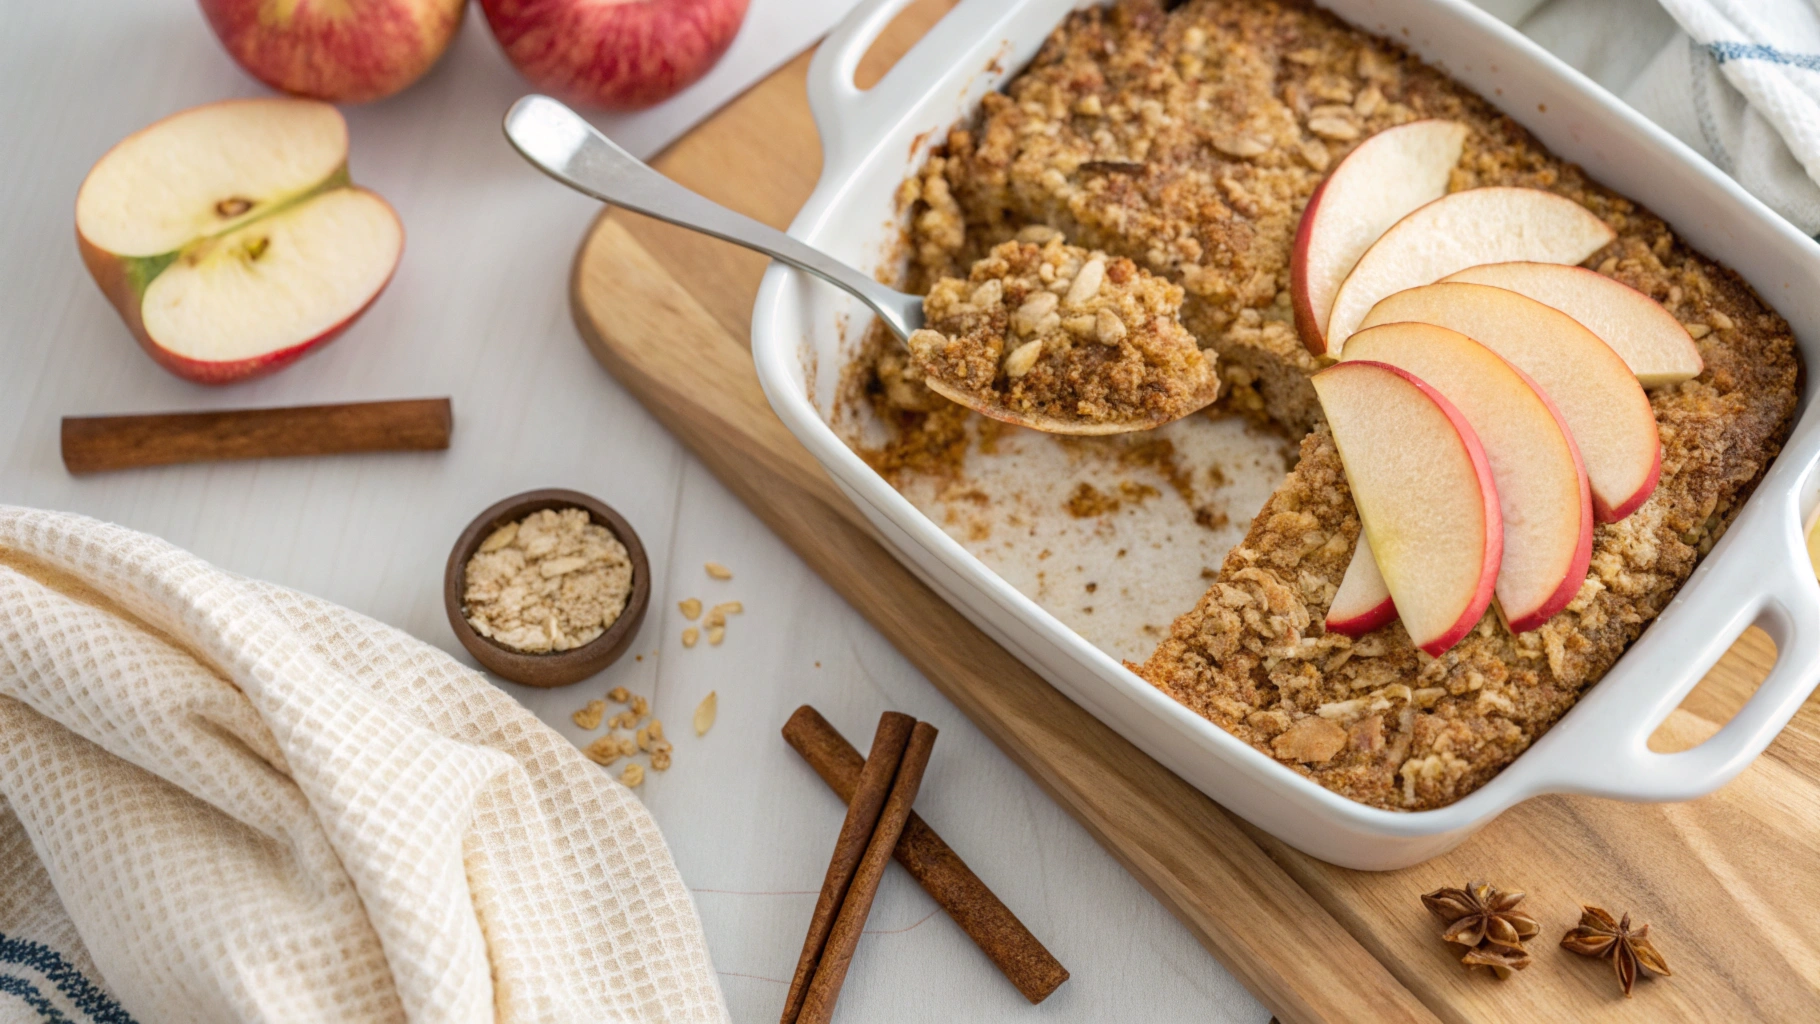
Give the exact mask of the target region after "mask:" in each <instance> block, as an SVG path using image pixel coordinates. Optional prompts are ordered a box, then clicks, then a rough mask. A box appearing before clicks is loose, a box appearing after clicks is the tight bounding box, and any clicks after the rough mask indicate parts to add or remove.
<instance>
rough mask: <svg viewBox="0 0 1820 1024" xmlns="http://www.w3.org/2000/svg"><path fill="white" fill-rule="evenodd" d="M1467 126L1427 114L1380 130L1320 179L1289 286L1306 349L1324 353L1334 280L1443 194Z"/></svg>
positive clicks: (1299, 233)
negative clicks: (1392, 229)
mask: <svg viewBox="0 0 1820 1024" xmlns="http://www.w3.org/2000/svg"><path fill="white" fill-rule="evenodd" d="M1465 142H1466V126H1465V125H1463V124H1461V123H1459V122H1458V121H1445V120H1437V119H1430V120H1424V121H1411V122H1410V123H1408V124H1402V125H1398V126H1396V127H1395V128H1386V129H1385V130H1384V131H1381V132H1379V133H1377V134H1376V135H1373V136H1372V137H1371V138H1369V139H1366V140H1365V141H1364V142H1361V143H1359V145H1358V147H1357V148H1355V149H1354V150H1353V151H1352V152H1351V153H1348V154H1347V155H1346V159H1344V160H1342V161H1340V164H1339V166H1338V167H1335V168H1334V169H1333V173H1331V174H1329V175H1328V176H1327V178H1326V179H1325V180H1324V181H1322V182H1321V184H1320V186H1319V187H1318V188H1316V189H1315V191H1314V195H1312V196H1309V197H1308V205H1307V206H1305V207H1303V209H1302V220H1301V222H1300V224H1298V225H1297V227H1296V236H1295V245H1294V247H1293V248H1292V249H1291V250H1290V256H1289V282H1290V285H1289V290H1290V294H1291V295H1293V296H1294V299H1295V302H1294V310H1295V325H1296V331H1297V333H1299V334H1300V335H1301V337H1302V344H1304V345H1306V346H1308V351H1310V352H1312V353H1314V354H1315V355H1317V356H1318V355H1321V354H1322V353H1324V352H1326V351H1327V341H1326V333H1327V314H1328V313H1329V312H1331V311H1332V310H1333V297H1334V295H1335V293H1337V292H1338V291H1339V290H1340V283H1341V282H1342V281H1344V280H1345V279H1346V275H1347V273H1348V272H1350V271H1351V270H1352V268H1353V265H1354V264H1356V263H1357V262H1359V257H1360V256H1362V255H1364V253H1365V250H1366V249H1369V248H1370V247H1371V243H1373V242H1375V241H1377V240H1378V236H1380V235H1382V234H1383V233H1384V232H1385V231H1387V230H1389V229H1390V227H1391V225H1393V224H1395V223H1396V222H1397V221H1399V220H1402V219H1403V218H1404V217H1405V216H1407V215H1408V214H1409V213H1410V212H1412V211H1414V210H1416V209H1419V208H1420V207H1422V206H1424V205H1426V204H1428V203H1430V202H1433V201H1434V200H1436V199H1439V198H1440V197H1441V196H1443V195H1445V194H1446V193H1447V179H1448V177H1449V176H1450V175H1451V174H1452V172H1453V168H1454V165H1455V164H1458V163H1459V162H1460V149H1461V147H1462V146H1463V145H1464V144H1465Z"/></svg>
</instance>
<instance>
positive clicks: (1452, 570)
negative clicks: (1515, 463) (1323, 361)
mask: <svg viewBox="0 0 1820 1024" xmlns="http://www.w3.org/2000/svg"><path fill="white" fill-rule="evenodd" d="M1311 380H1312V381H1313V384H1314V389H1315V393H1316V394H1317V395H1318V396H1319V397H1320V400H1321V408H1322V411H1323V412H1324V413H1325V414H1326V417H1327V423H1328V427H1329V428H1330V429H1331V430H1332V431H1333V439H1334V444H1335V445H1336V446H1337V447H1338V448H1339V451H1340V462H1341V463H1342V464H1343V465H1344V466H1345V468H1346V480H1347V483H1348V485H1349V486H1350V487H1351V488H1352V496H1353V501H1354V503H1355V504H1356V505H1357V506H1358V510H1359V518H1360V519H1361V520H1363V521H1364V524H1365V534H1366V536H1368V537H1369V538H1370V539H1371V550H1372V553H1373V554H1374V555H1375V556H1376V558H1377V565H1378V569H1379V571H1381V572H1382V573H1383V575H1384V583H1385V585H1386V586H1387V587H1388V588H1389V590H1390V594H1391V597H1392V599H1393V600H1394V601H1395V602H1396V608H1397V613H1398V615H1399V616H1400V617H1401V618H1402V620H1403V626H1404V628H1405V629H1406V630H1408V632H1409V637H1410V640H1411V641H1413V642H1414V643H1415V645H1416V646H1417V647H1419V648H1421V649H1422V650H1423V651H1426V652H1427V653H1428V654H1430V655H1431V656H1434V657H1440V656H1441V655H1442V654H1444V653H1446V652H1447V650H1448V648H1450V647H1452V646H1453V645H1454V644H1456V643H1458V642H1459V641H1460V639H1461V638H1462V637H1464V636H1465V635H1466V634H1467V633H1468V632H1470V631H1471V630H1472V628H1473V626H1474V625H1476V624H1477V623H1478V621H1479V619H1480V618H1481V617H1483V616H1484V614H1485V609H1486V608H1488V607H1490V605H1491V598H1492V592H1493V588H1494V586H1495V584H1496V582H1497V577H1498V566H1499V564H1500V561H1501V559H1502V556H1503V548H1504V526H1503V522H1502V521H1501V519H1500V513H1499V511H1498V489H1497V485H1496V484H1495V483H1494V482H1493V481H1492V476H1491V464H1490V463H1489V462H1488V461H1487V459H1486V457H1485V449H1484V448H1483V447H1482V446H1481V445H1480V444H1479V439H1478V436H1477V435H1476V434H1474V433H1473V429H1472V424H1470V423H1468V422H1467V420H1466V417H1465V416H1463V415H1461V413H1460V411H1459V410H1458V409H1456V408H1454V406H1453V403H1451V402H1449V401H1448V400H1447V399H1446V398H1445V397H1443V396H1442V395H1441V393H1440V392H1439V391H1436V390H1435V389H1434V388H1432V387H1429V386H1428V385H1427V384H1424V383H1423V382H1422V381H1421V380H1419V379H1417V378H1416V376H1415V375H1414V374H1411V373H1409V372H1408V371H1407V370H1400V369H1398V368H1396V367H1394V366H1391V365H1389V364H1387V363H1374V362H1371V361H1369V360H1357V361H1354V362H1346V363H1338V364H1336V365H1334V366H1330V367H1328V368H1327V369H1325V370H1322V371H1321V372H1320V373H1317V374H1315V375H1314V377H1313V378H1311Z"/></svg>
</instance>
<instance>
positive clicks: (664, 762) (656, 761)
mask: <svg viewBox="0 0 1820 1024" xmlns="http://www.w3.org/2000/svg"><path fill="white" fill-rule="evenodd" d="M651 767H652V768H655V769H657V770H658V771H660V772H667V771H669V770H670V752H669V751H668V750H653V751H651Z"/></svg>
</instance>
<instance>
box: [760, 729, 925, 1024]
mask: <svg viewBox="0 0 1820 1024" xmlns="http://www.w3.org/2000/svg"><path fill="white" fill-rule="evenodd" d="M915 724H916V719H914V718H911V717H910V716H909V715H903V714H899V713H897V712H895V711H887V712H885V713H884V714H883V715H880V716H879V719H878V731H877V732H876V733H874V734H873V737H872V753H871V755H870V756H868V757H867V758H866V766H865V769H864V770H863V771H861V772H860V773H859V777H858V779H857V780H855V781H856V784H855V785H854V787H853V796H852V798H851V799H850V800H848V801H847V818H846V820H845V821H843V822H841V827H840V838H839V839H837V840H835V842H834V856H833V857H832V858H830V859H829V861H828V873H827V874H826V875H825V876H824V877H823V878H822V891H821V895H819V896H817V897H816V898H815V913H814V914H813V915H812V916H811V917H810V918H809V934H808V935H807V936H805V937H804V938H803V951H802V954H801V955H800V956H799V957H797V960H796V974H795V976H794V977H792V978H791V979H790V992H789V994H788V995H786V996H785V997H784V1012H783V1016H782V1017H781V1018H779V1019H780V1021H781V1024H794V1022H795V1021H796V1020H797V1019H798V1016H797V1015H798V1014H799V1013H800V1012H801V1011H802V1008H803V1002H804V1000H805V999H806V997H807V996H808V992H809V983H810V981H811V980H812V979H813V978H814V977H815V972H816V969H817V968H818V967H819V966H820V964H821V960H822V956H823V950H824V949H825V948H826V947H827V943H828V937H829V936H830V935H831V934H832V933H833V931H834V925H835V921H836V919H837V918H838V916H839V914H840V909H841V906H842V904H843V903H844V902H845V901H846V898H847V895H848V892H849V888H850V886H851V885H852V882H853V878H854V876H855V874H857V873H858V871H859V867H860V862H861V861H862V860H863V859H864V857H865V853H866V848H867V846H868V845H869V844H870V843H871V842H872V836H873V833H874V832H876V831H877V826H878V820H879V816H880V815H881V814H883V813H884V810H885V804H886V802H887V800H888V799H889V797H890V794H891V784H892V781H893V779H895V778H896V776H897V773H898V762H900V761H901V760H902V759H903V756H904V748H905V747H906V746H907V745H908V744H909V742H910V737H911V735H912V727H913V726H915Z"/></svg>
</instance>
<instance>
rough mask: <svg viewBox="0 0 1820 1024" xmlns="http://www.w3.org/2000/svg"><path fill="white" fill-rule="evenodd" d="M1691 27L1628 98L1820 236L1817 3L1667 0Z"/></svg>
mask: <svg viewBox="0 0 1820 1024" xmlns="http://www.w3.org/2000/svg"><path fill="white" fill-rule="evenodd" d="M1660 2H1661V4H1662V6H1663V8H1664V9H1666V10H1667V11H1668V13H1669V14H1670V15H1672V16H1673V17H1674V19H1675V21H1676V23H1677V24H1678V25H1679V26H1680V28H1681V30H1682V31H1681V34H1679V35H1678V36H1676V37H1675V38H1674V39H1673V40H1672V41H1670V42H1669V43H1668V44H1667V45H1666V46H1664V47H1663V48H1662V49H1661V50H1660V51H1659V52H1658V53H1657V54H1656V56H1655V59H1654V60H1652V61H1651V62H1650V63H1649V64H1648V66H1647V67H1645V68H1644V70H1643V72H1642V74H1640V75H1639V76H1638V77H1637V79H1636V80H1635V81H1633V82H1632V83H1631V84H1630V86H1629V87H1628V88H1626V89H1625V90H1624V91H1623V93H1622V95H1623V97H1624V99H1625V100H1626V101H1628V102H1629V103H1630V104H1631V105H1633V106H1635V107H1636V108H1637V109H1638V110H1639V111H1640V112H1642V113H1643V115H1644V116H1646V117H1648V118H1649V119H1650V120H1652V121H1655V122H1656V123H1657V124H1660V125H1661V126H1662V127H1663V128H1666V129H1667V130H1668V131H1669V132H1671V133H1672V134H1674V135H1675V136H1676V137H1678V138H1680V139H1681V141H1683V142H1685V143H1687V144H1688V145H1689V146H1691V147H1693V148H1694V149H1695V150H1697V151H1699V152H1700V153H1703V154H1705V156H1706V157H1707V159H1709V160H1711V161H1712V162H1713V163H1714V164H1716V165H1717V166H1718V167H1719V168H1720V169H1721V170H1723V171H1725V172H1726V173H1727V174H1730V175H1731V176H1733V177H1734V178H1736V179H1738V183H1739V184H1741V185H1743V186H1744V187H1745V188H1746V189H1747V190H1749V191H1750V192H1751V193H1752V194H1753V195H1755V196H1756V197H1757V198H1759V199H1761V200H1763V202H1764V203H1765V204H1766V205H1768V206H1769V207H1770V208H1771V209H1773V210H1775V211H1776V212H1777V213H1780V214H1781V215H1782V216H1784V217H1786V218H1788V219H1789V221H1790V222H1792V223H1793V224H1794V225H1795V226H1796V227H1798V228H1800V229H1801V230H1802V231H1804V232H1806V233H1807V234H1810V235H1813V234H1816V233H1820V184H1816V182H1820V10H1817V9H1816V7H1815V4H1814V0H1660Z"/></svg>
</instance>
